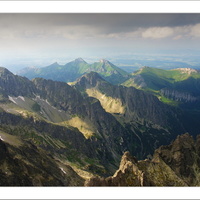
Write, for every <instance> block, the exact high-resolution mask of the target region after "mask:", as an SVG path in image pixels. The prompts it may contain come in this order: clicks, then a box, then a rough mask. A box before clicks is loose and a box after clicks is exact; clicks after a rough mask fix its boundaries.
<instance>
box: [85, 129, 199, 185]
mask: <svg viewBox="0 0 200 200" xmlns="http://www.w3.org/2000/svg"><path fill="white" fill-rule="evenodd" d="M199 147H200V135H198V136H197V140H196V141H194V139H193V138H192V136H190V135H189V134H188V133H186V134H184V135H181V136H178V137H177V139H176V140H175V141H174V142H172V143H171V144H170V145H167V146H161V147H160V148H158V149H157V150H156V151H155V153H154V155H153V158H152V159H151V160H149V159H147V160H141V161H137V160H136V158H134V157H132V156H131V155H130V153H129V152H125V153H124V155H123V157H122V159H121V163H120V167H119V169H118V170H117V171H116V173H115V174H114V175H113V176H111V177H108V178H99V177H94V178H91V179H90V180H88V181H86V182H85V186H199V185H200V162H199V161H200V148H199Z"/></svg>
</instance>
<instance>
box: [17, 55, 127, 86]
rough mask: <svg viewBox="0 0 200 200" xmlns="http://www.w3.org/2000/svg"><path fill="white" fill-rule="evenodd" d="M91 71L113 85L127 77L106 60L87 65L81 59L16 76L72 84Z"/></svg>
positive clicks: (30, 70) (35, 69)
mask: <svg viewBox="0 0 200 200" xmlns="http://www.w3.org/2000/svg"><path fill="white" fill-rule="evenodd" d="M91 71H94V72H97V73H99V74H100V75H101V76H102V77H104V78H105V79H106V80H107V81H109V82H111V83H113V84H119V83H122V82H124V81H125V80H127V79H128V77H129V74H128V73H127V72H125V71H123V70H122V69H120V68H118V67H116V66H115V65H113V64H112V63H110V62H109V61H107V60H104V59H102V60H100V61H99V62H96V63H93V64H88V63H86V62H85V61H84V60H83V59H82V58H77V59H75V60H74V61H72V62H69V63H67V64H65V65H59V64H58V63H53V64H52V65H50V66H47V67H43V68H25V69H22V70H21V71H20V72H18V74H19V75H21V76H25V77H27V78H29V79H33V78H37V77H41V78H45V79H51V80H55V81H63V82H73V81H75V80H76V79H77V78H79V77H80V76H82V75H83V74H86V73H89V72H91Z"/></svg>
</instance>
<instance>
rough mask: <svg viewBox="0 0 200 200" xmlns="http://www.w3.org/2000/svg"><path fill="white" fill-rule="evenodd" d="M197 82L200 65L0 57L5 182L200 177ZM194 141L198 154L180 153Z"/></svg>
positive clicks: (177, 182)
mask: <svg viewBox="0 0 200 200" xmlns="http://www.w3.org/2000/svg"><path fill="white" fill-rule="evenodd" d="M199 84H200V72H199V71H198V70H195V69H190V68H177V69H172V70H164V69H158V68H152V67H142V68H141V69H139V70H138V71H136V72H134V73H128V72H126V71H124V70H122V69H120V68H119V67H117V66H115V65H114V64H112V63H111V62H109V61H107V60H104V59H102V60H100V61H99V62H95V63H93V64H88V63H87V62H86V61H84V60H83V59H82V58H77V59H75V60H74V61H71V62H69V63H67V64H65V65H59V64H58V63H53V64H52V65H50V66H47V67H44V68H26V69H24V70H22V71H21V72H20V73H18V75H14V74H13V73H12V72H10V71H9V70H7V69H6V68H3V67H1V68H0V152H2V155H3V156H2V158H1V160H0V176H1V177H2V181H0V185H2V186H3V185H4V186H10V185H12V186H13V185H15V186H26V185H27V186H28V185H31V186H47V185H48V186H50V185H51V186H84V185H85V186H129V185H131V186H161V185H162V186H172V185H173V186H193V185H199V180H198V177H199V165H198V160H199V151H198V146H199V144H198V142H197V143H195V142H194V140H193V139H191V138H196V137H197V141H199V140H198V137H199V136H197V135H198V134H199V133H200V132H199V130H200V125H199V117H200V87H199V86H200V85H199ZM180 135H182V136H180ZM177 138H178V139H177ZM185 138H186V139H185ZM179 140H181V141H182V140H183V144H184V145H185V146H184V145H183V146H181V145H180V144H181V142H177V141H179ZM173 141H174V142H173ZM185 141H188V143H187V142H186V143H185ZM163 145H164V146H163ZM167 145H168V146H167ZM170 145H171V146H170ZM177 145H178V146H177ZM191 145H192V146H191ZM195 145H196V146H195ZM188 146H191V151H194V153H192V155H193V154H195V155H196V154H197V157H192V158H193V160H192V161H191V160H189V158H188V157H187V159H185V160H184V162H185V163H184V162H182V161H181V162H179V161H180V160H179V157H180V159H182V157H183V155H182V154H181V153H183V152H185V151H186V150H187V148H189V147H188ZM170 148H172V150H170ZM176 148H178V151H180V153H176V151H175V150H174V149H176ZM182 148H183V149H184V150H183V151H182ZM156 149H157V150H156ZM185 149H186V150H185ZM168 151H170V152H168ZM158 152H159V153H158ZM30 155H31V156H30ZM132 156H134V158H132ZM166 156H168V157H169V158H168V157H166ZM171 156H172V157H173V156H174V159H175V161H174V162H172V163H171V162H169V160H171V159H172V158H171ZM146 159H147V160H146ZM138 160H139V161H138ZM129 161H130V162H129ZM176 162H178V163H179V164H180V165H181V166H182V165H183V166H182V167H183V168H184V170H185V167H186V166H187V165H189V166H191V168H190V169H189V170H190V171H191V173H190V174H189V175H187V174H186V172H185V171H184V172H183V171H180V169H177V168H176V165H175V164H174V163H176ZM120 163H121V164H120ZM122 163H123V164H122ZM127 163H128V164H127ZM155 163H156V164H155ZM188 163H189V164H188ZM179 164H178V165H179ZM122 165H123V166H122ZM13 166H14V167H13ZM119 166H120V168H119ZM118 168H119V169H118ZM132 168H133V169H134V170H133V171H134V172H133V174H131V173H130V171H131V170H132ZM162 168H163V169H165V170H166V173H167V174H169V177H168V178H166V176H167V175H166V174H165V172H162V171H161V172H160V170H161V169H162ZM22 169H23V170H22ZM136 169H137V170H136ZM15 171H22V173H21V174H18V175H16V174H15ZM53 171H55V172H53ZM155 171H156V172H159V173H161V175H160V174H158V175H156V177H155V179H153V178H152V174H153V173H155ZM186 171H187V170H186ZM182 172H183V173H182ZM113 174H114V175H113ZM25 177H26V178H25ZM33 177H35V178H33ZM72 177H73V178H72ZM74 177H75V178H74ZM106 177H107V178H106ZM14 179H15V180H16V181H13V180H14ZM120 180H122V182H120ZM128 180H131V182H129V181H128Z"/></svg>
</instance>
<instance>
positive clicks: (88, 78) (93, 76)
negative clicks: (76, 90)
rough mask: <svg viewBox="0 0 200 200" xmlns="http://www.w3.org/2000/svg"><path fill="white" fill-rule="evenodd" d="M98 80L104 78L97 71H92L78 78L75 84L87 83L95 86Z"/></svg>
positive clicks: (82, 85) (85, 84)
mask: <svg viewBox="0 0 200 200" xmlns="http://www.w3.org/2000/svg"><path fill="white" fill-rule="evenodd" d="M99 81H104V79H103V78H102V77H101V76H100V75H99V74H98V73H96V72H93V71H92V72H90V73H87V74H85V75H83V76H82V77H81V78H79V79H78V80H77V83H76V85H77V86H81V87H86V86H87V85H90V86H93V87H95V86H96V84H97V82H99Z"/></svg>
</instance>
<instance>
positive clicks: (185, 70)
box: [174, 68, 199, 74]
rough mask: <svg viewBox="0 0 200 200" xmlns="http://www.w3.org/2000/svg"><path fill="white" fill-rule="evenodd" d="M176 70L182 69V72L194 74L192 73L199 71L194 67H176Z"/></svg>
mask: <svg viewBox="0 0 200 200" xmlns="http://www.w3.org/2000/svg"><path fill="white" fill-rule="evenodd" d="M174 70H177V71H180V72H182V73H187V74H192V73H198V72H199V71H198V70H195V69H192V68H177V69H174Z"/></svg>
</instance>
